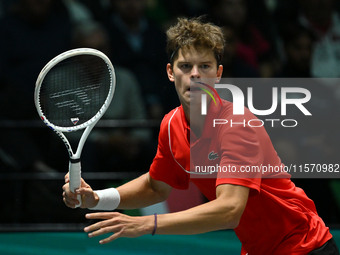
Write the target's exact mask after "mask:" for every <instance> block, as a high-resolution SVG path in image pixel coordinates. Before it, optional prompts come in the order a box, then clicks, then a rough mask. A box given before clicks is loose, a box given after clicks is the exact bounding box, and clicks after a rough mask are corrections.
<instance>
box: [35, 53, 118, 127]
mask: <svg viewBox="0 0 340 255" xmlns="http://www.w3.org/2000/svg"><path fill="white" fill-rule="evenodd" d="M111 79H112V77H111V74H110V71H109V68H108V66H107V64H106V63H105V61H103V60H102V59H101V58H99V57H96V56H92V55H81V56H74V57H71V58H67V59H65V60H63V61H61V62H60V63H58V64H57V65H55V66H54V67H53V68H52V69H51V70H50V71H49V72H48V73H47V75H46V77H45V78H44V81H43V83H42V85H41V89H40V95H39V96H40V98H39V99H40V100H39V101H40V107H41V110H42V112H43V113H44V115H45V116H46V118H47V119H48V120H49V121H50V122H51V123H53V124H54V125H55V126H59V127H74V126H76V125H81V124H83V123H85V122H87V121H88V120H90V119H91V118H93V117H94V116H95V115H96V114H97V113H98V112H99V111H100V109H101V108H102V106H103V104H104V103H105V101H106V99H107V96H108V94H109V90H110V83H111Z"/></svg>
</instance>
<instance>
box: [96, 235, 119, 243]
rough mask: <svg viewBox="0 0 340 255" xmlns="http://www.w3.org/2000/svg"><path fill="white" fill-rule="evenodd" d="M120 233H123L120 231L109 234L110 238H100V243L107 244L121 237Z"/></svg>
mask: <svg viewBox="0 0 340 255" xmlns="http://www.w3.org/2000/svg"><path fill="white" fill-rule="evenodd" d="M120 235H121V234H120V232H118V233H114V234H113V235H111V236H109V237H108V238H105V239H103V240H100V241H99V243H100V244H106V243H109V242H112V241H114V240H116V239H118V238H119V237H120Z"/></svg>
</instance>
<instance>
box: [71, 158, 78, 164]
mask: <svg viewBox="0 0 340 255" xmlns="http://www.w3.org/2000/svg"><path fill="white" fill-rule="evenodd" d="M79 162H80V158H70V163H71V164H75V163H79Z"/></svg>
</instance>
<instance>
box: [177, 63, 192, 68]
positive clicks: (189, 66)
mask: <svg viewBox="0 0 340 255" xmlns="http://www.w3.org/2000/svg"><path fill="white" fill-rule="evenodd" d="M179 67H180V68H181V69H191V67H192V66H191V65H190V64H188V63H183V64H181V65H180V66H179Z"/></svg>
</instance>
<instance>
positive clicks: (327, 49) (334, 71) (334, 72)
mask: <svg viewBox="0 0 340 255" xmlns="http://www.w3.org/2000/svg"><path fill="white" fill-rule="evenodd" d="M299 4H300V7H301V12H300V15H299V22H300V24H301V25H303V26H304V27H306V28H308V29H310V30H311V31H312V32H313V33H314V35H315V36H316V38H317V42H316V44H315V49H314V52H313V57H312V70H311V71H312V76H313V77H340V70H339V68H337V67H338V66H339V64H340V17H339V14H338V13H337V11H336V9H335V1H334V0H308V1H307V0H299Z"/></svg>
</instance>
